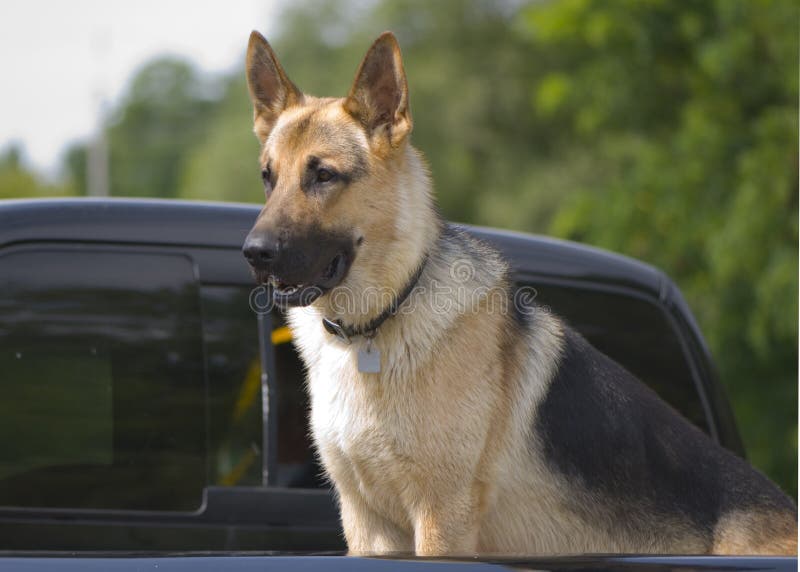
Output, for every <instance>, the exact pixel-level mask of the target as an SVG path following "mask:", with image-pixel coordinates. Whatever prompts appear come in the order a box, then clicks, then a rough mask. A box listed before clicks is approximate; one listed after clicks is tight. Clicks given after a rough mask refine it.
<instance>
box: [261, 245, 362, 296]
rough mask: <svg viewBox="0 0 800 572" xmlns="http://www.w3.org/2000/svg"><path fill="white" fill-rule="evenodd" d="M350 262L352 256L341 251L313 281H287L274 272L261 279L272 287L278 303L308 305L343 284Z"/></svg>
mask: <svg viewBox="0 0 800 572" xmlns="http://www.w3.org/2000/svg"><path fill="white" fill-rule="evenodd" d="M350 262H351V260H350V257H348V256H347V254H346V253H344V252H340V253H338V254H337V255H336V256H334V257H333V258H332V259H331V261H330V262H329V263H328V264H327V266H325V268H324V269H323V270H322V272H321V273H320V274H319V275H318V276H317V277H316V278H315V279H314V280H312V281H309V282H287V281H285V280H283V279H282V278H281V277H280V276H276V275H274V274H270V275H267V276H266V277H265V279H262V280H260V281H261V282H265V283H266V284H267V285H268V286H269V287H270V288H271V289H272V300H273V301H274V302H275V304H276V305H278V306H280V307H282V308H289V307H297V306H308V305H309V304H311V303H313V302H314V301H315V300H317V299H318V298H319V297H320V296H322V295H323V294H325V293H327V292H328V291H330V290H332V289H333V288H335V287H336V286H338V285H339V284H341V282H342V280H344V278H345V276H346V275H347V271H348V270H349V268H350Z"/></svg>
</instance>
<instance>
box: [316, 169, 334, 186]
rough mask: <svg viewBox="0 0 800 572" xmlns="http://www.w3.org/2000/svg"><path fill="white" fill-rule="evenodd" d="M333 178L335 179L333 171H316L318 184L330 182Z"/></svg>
mask: <svg viewBox="0 0 800 572" xmlns="http://www.w3.org/2000/svg"><path fill="white" fill-rule="evenodd" d="M335 178H336V173H334V172H333V171H329V170H328V169H318V170H317V182H318V183H327V182H328V181H332V180H333V179H335Z"/></svg>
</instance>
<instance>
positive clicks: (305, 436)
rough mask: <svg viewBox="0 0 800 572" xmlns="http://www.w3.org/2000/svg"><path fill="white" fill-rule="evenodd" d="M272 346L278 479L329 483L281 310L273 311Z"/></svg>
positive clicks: (301, 484) (281, 483) (297, 483)
mask: <svg viewBox="0 0 800 572" xmlns="http://www.w3.org/2000/svg"><path fill="white" fill-rule="evenodd" d="M272 324H273V327H272V347H273V352H274V355H275V376H276V378H277V386H278V479H277V483H276V484H277V485H279V486H286V487H304V488H314V487H327V486H329V485H328V484H327V482H326V481H325V480H324V479H323V478H322V468H321V467H320V466H319V464H318V463H317V459H316V456H315V455H314V452H313V448H312V442H311V437H310V435H311V430H310V427H309V423H308V411H309V399H308V394H307V392H306V385H305V369H304V368H303V365H302V362H301V361H300V356H299V355H298V354H297V350H295V348H294V345H292V343H291V339H292V334H291V332H290V331H289V328H288V326H287V325H286V319H285V316H284V315H283V313H282V312H279V311H275V312H273V313H272Z"/></svg>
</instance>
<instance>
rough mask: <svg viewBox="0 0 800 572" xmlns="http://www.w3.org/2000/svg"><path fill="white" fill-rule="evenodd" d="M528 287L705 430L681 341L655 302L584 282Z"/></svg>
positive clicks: (698, 399)
mask: <svg viewBox="0 0 800 572" xmlns="http://www.w3.org/2000/svg"><path fill="white" fill-rule="evenodd" d="M533 287H534V288H535V290H536V292H537V296H536V302H537V303H538V304H540V305H543V306H547V307H549V308H550V309H551V310H552V311H553V312H555V313H556V314H558V315H559V316H561V317H562V318H564V319H566V321H567V322H568V323H569V324H570V325H571V326H572V327H573V328H575V329H576V330H578V331H579V332H580V333H581V334H583V336H584V337H585V338H586V339H587V340H589V342H590V343H591V344H592V345H593V346H594V347H596V348H597V349H599V350H600V351H601V352H603V353H604V354H606V355H607V356H609V357H610V358H612V359H614V360H615V361H616V362H618V363H620V364H621V365H623V366H624V367H625V368H626V369H627V370H628V371H630V372H631V373H633V374H634V375H635V376H636V377H638V378H639V379H640V380H642V381H644V382H645V383H647V385H649V386H650V387H651V388H652V389H653V390H654V391H655V392H656V393H658V394H659V396H661V398H662V399H664V400H665V401H666V402H667V403H669V404H670V405H672V406H673V407H674V408H675V409H677V410H678V411H679V412H681V413H682V414H683V415H684V417H686V418H687V419H689V420H690V421H691V422H692V423H694V424H695V425H697V426H698V427H699V428H700V429H702V430H703V431H705V432H708V421H707V419H706V416H705V412H704V410H703V406H702V402H701V401H700V396H699V394H698V393H697V387H696V386H695V383H694V380H693V379H692V375H691V371H690V369H689V365H688V363H687V362H686V357H685V356H684V354H683V351H682V349H681V346H680V341H679V339H678V337H677V336H676V334H675V331H674V330H673V329H672V327H671V326H670V324H669V322H668V321H667V319H666V317H665V315H664V313H663V312H662V311H661V310H660V309H659V308H658V307H657V306H656V305H654V304H652V303H649V302H646V301H644V300H640V299H638V298H633V297H631V296H623V295H620V294H612V293H607V292H602V291H598V290H591V289H585V288H573V287H568V286H562V285H558V286H556V285H551V284H540V283H534V284H533Z"/></svg>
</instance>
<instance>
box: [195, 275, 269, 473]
mask: <svg viewBox="0 0 800 572" xmlns="http://www.w3.org/2000/svg"><path fill="white" fill-rule="evenodd" d="M201 295H202V300H203V316H204V320H203V322H204V328H203V336H204V338H205V344H206V353H207V356H208V359H207V362H208V382H209V391H208V408H209V444H210V451H211V454H210V455H209V463H210V467H209V469H210V471H209V472H210V475H211V482H212V483H214V484H216V485H221V486H237V485H238V486H244V485H248V486H258V485H261V484H262V445H261V440H262V435H261V428H262V421H261V416H262V405H261V362H260V360H259V356H258V325H257V320H256V314H255V313H254V312H253V311H252V310H251V309H250V305H249V295H250V288H247V287H238V286H203V288H202V290H201Z"/></svg>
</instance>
